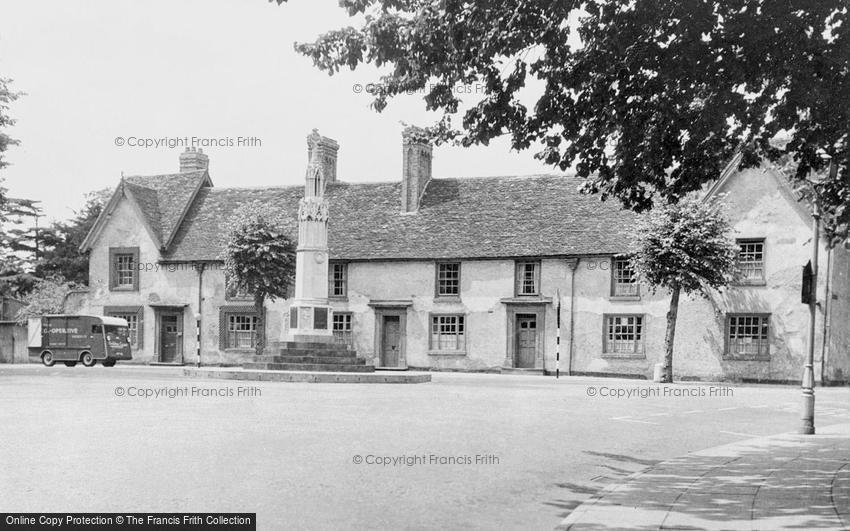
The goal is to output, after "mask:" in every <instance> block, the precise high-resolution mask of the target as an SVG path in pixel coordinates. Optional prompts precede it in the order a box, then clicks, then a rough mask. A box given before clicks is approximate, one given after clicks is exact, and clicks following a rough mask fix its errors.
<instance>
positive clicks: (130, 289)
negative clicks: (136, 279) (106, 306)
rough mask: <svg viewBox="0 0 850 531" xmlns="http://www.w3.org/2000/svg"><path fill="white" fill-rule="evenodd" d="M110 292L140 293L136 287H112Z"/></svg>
mask: <svg viewBox="0 0 850 531" xmlns="http://www.w3.org/2000/svg"><path fill="white" fill-rule="evenodd" d="M109 291H129V292H133V291H139V288H136V287H134V286H112V287H111V288H109Z"/></svg>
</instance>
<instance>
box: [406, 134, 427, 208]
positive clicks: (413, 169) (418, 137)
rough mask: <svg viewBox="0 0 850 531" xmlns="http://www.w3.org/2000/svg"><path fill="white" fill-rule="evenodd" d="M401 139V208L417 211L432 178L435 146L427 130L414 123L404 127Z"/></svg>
mask: <svg viewBox="0 0 850 531" xmlns="http://www.w3.org/2000/svg"><path fill="white" fill-rule="evenodd" d="M401 139H402V153H403V156H402V177H401V209H402V211H404V212H416V211H417V210H419V200H420V199H421V198H422V192H423V191H424V190H425V186H426V185H427V184H428V181H430V180H431V158H432V155H433V151H434V147H433V146H432V145H431V142H430V141H429V140H428V138H427V136H426V135H425V130H424V129H422V128H420V127H416V126H412V125H411V126H408V127H405V128H404V131H402V133H401Z"/></svg>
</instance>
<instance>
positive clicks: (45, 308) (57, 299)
mask: <svg viewBox="0 0 850 531" xmlns="http://www.w3.org/2000/svg"><path fill="white" fill-rule="evenodd" d="M79 287H80V286H78V285H76V284H74V283H73V282H67V281H66V280H65V279H64V278H62V277H58V276H57V277H51V278H47V279H39V280H37V281H36V282H35V287H34V288H33V290H32V291H31V292H30V293H29V294H28V295H26V296H25V297H24V303H25V304H26V306H24V307H23V308H21V309H20V311H19V312H18V316H17V320H18V322H20V323H26V322H27V319H29V318H33V317H41V316H42V315H47V314H51V313H63V312H64V310H65V298H66V297H67V296H68V293H70V292H71V291H72V290H74V289H77V288H79Z"/></svg>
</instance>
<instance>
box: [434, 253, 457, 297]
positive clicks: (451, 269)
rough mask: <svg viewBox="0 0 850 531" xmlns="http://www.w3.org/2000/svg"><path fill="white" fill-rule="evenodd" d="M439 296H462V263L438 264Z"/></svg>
mask: <svg viewBox="0 0 850 531" xmlns="http://www.w3.org/2000/svg"><path fill="white" fill-rule="evenodd" d="M437 295H438V296H449V297H451V296H456V295H460V263H458V262H445V263H439V264H437Z"/></svg>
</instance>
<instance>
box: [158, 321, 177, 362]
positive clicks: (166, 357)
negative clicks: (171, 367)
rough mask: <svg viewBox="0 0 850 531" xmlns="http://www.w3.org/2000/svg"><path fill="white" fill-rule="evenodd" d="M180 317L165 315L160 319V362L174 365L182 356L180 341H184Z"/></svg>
mask: <svg viewBox="0 0 850 531" xmlns="http://www.w3.org/2000/svg"><path fill="white" fill-rule="evenodd" d="M179 317H180V315H179V314H176V313H164V314H162V316H161V317H160V347H161V348H160V353H161V354H160V361H162V362H163V363H173V362H176V361H177V357H178V355H179V354H180V341H181V340H182V339H183V334H182V327H181V326H180V325H181V322H180V319H179Z"/></svg>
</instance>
